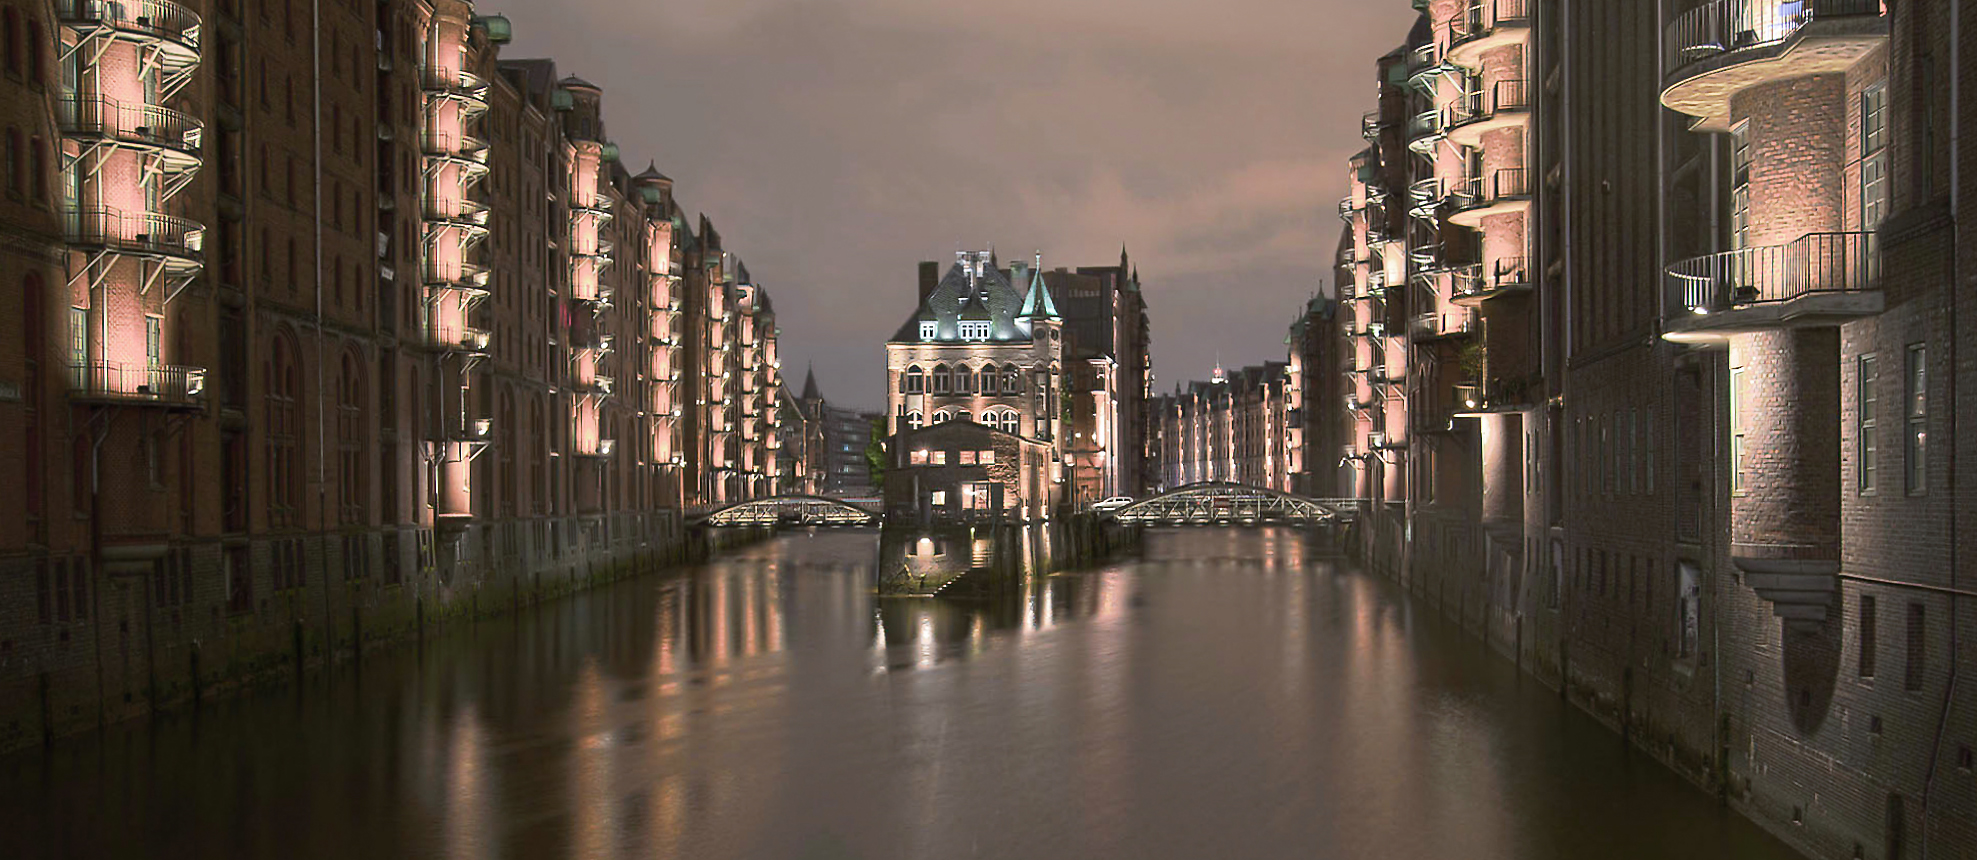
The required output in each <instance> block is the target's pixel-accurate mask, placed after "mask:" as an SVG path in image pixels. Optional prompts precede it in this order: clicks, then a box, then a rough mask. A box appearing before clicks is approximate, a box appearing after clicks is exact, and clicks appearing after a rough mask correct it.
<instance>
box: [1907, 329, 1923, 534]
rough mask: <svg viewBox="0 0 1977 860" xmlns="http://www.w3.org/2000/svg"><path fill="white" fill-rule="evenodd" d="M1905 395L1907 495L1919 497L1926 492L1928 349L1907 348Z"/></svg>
mask: <svg viewBox="0 0 1977 860" xmlns="http://www.w3.org/2000/svg"><path fill="white" fill-rule="evenodd" d="M1904 393H1905V394H1906V397H1905V398H1904V399H1903V400H1904V403H1905V404H1906V406H1907V411H1908V427H1907V432H1906V433H1905V434H1904V435H1905V436H1906V437H1907V446H1906V447H1907V448H1908V451H1907V463H1908V494H1909V495H1911V496H1919V495H1922V494H1923V493H1926V492H1928V491H1929V348H1928V347H1926V346H1924V345H1922V344H1919V343H1918V344H1915V345H1912V346H1910V347H1909V348H1908V390H1907V391H1906V392H1904Z"/></svg>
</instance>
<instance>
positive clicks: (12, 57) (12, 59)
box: [0, 6, 24, 75]
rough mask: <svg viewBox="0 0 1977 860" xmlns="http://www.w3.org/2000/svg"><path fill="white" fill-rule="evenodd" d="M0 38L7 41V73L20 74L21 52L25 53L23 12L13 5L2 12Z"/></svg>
mask: <svg viewBox="0 0 1977 860" xmlns="http://www.w3.org/2000/svg"><path fill="white" fill-rule="evenodd" d="M0 38H4V39H5V40H6V43H7V44H6V50H7V74H10V75H18V74H20V73H21V54H22V53H24V52H23V51H22V50H21V13H19V12H17V11H15V10H14V7H12V6H9V7H7V9H6V11H4V12H0Z"/></svg>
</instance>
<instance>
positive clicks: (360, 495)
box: [336, 352, 365, 523]
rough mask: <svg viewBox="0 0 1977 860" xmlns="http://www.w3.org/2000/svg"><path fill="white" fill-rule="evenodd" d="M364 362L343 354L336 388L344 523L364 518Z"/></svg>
mask: <svg viewBox="0 0 1977 860" xmlns="http://www.w3.org/2000/svg"><path fill="white" fill-rule="evenodd" d="M363 368H364V362H363V361H361V360H359V359H358V357H357V354H356V353H355V352H345V353H344V354H343V377H342V379H341V381H340V382H339V384H338V385H337V391H336V463H337V492H338V494H337V501H338V502H339V504H338V505H337V513H338V520H339V521H340V522H344V523H358V522H362V521H363V518H364V507H365V505H364V501H365V500H364V369H363Z"/></svg>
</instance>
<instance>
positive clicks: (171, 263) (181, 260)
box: [62, 209, 206, 275]
mask: <svg viewBox="0 0 1977 860" xmlns="http://www.w3.org/2000/svg"><path fill="white" fill-rule="evenodd" d="M62 227H63V233H64V238H66V239H67V241H68V243H69V245H70V246H71V247H76V248H84V249H95V250H101V251H104V252H108V253H116V254H128V255H131V256H135V257H144V258H146V259H150V260H156V261H158V262H160V263H162V264H163V265H164V266H165V268H166V270H167V273H168V274H177V275H191V274H193V273H195V272H197V271H198V270H199V267H200V258H201V250H202V248H203V247H204V245H205V238H206V228H205V225H202V224H200V223H199V222H197V221H192V220H189V219H186V218H180V217H178V216H176V215H165V214H163V213H159V212H122V211H119V210H116V209H82V210H76V211H71V212H65V213H63V218H62Z"/></svg>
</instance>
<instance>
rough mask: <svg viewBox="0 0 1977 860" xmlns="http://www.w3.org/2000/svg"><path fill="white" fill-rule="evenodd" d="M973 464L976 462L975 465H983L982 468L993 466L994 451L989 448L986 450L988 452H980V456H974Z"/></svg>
mask: <svg viewBox="0 0 1977 860" xmlns="http://www.w3.org/2000/svg"><path fill="white" fill-rule="evenodd" d="M975 462H977V463H980V464H982V465H984V466H993V465H995V449H994V448H990V449H988V450H986V451H983V452H981V453H980V454H978V455H976V456H975Z"/></svg>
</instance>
